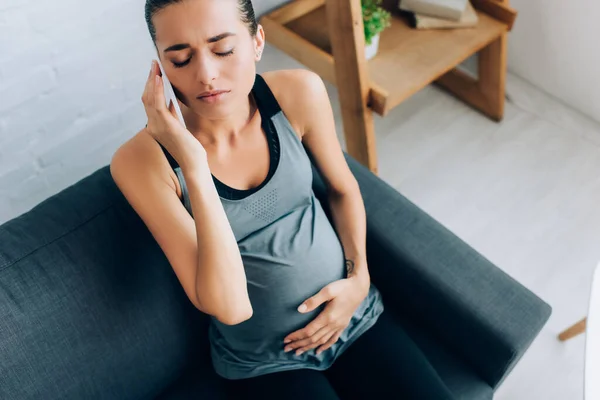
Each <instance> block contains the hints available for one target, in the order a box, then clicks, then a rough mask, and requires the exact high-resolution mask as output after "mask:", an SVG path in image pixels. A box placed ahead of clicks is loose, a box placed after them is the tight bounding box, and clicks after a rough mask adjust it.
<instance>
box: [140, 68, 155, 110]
mask: <svg viewBox="0 0 600 400" xmlns="http://www.w3.org/2000/svg"><path fill="white" fill-rule="evenodd" d="M153 70H154V60H152V65H150V72H149V73H148V79H146V85H144V93H142V102H143V103H144V104H147V102H148V98H149V97H150V96H149V95H150V85H151V84H152V71H153Z"/></svg>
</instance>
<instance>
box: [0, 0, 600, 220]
mask: <svg viewBox="0 0 600 400" xmlns="http://www.w3.org/2000/svg"><path fill="white" fill-rule="evenodd" d="M286 1H288V0H254V5H255V8H256V11H257V14H258V15H260V14H262V13H264V12H266V11H268V10H270V9H272V8H274V7H277V6H279V5H280V4H282V3H285V2H286ZM512 4H513V5H514V7H516V8H517V9H518V10H519V13H520V14H519V18H518V20H517V23H516V25H515V28H514V30H513V32H512V33H511V38H510V42H509V49H510V51H509V53H510V56H509V66H510V69H511V70H512V71H514V72H515V73H517V74H519V75H521V76H523V77H525V78H527V79H529V80H531V81H533V82H535V83H536V84H538V85H540V86H541V87H543V88H545V90H547V91H548V92H550V93H552V94H554V95H556V96H558V97H560V98H562V99H563V100H564V101H565V102H567V103H569V104H572V105H573V106H575V107H577V108H579V109H581V110H583V111H584V112H587V113H588V114H590V115H592V116H593V117H595V118H596V119H598V120H600V85H599V84H598V79H600V74H598V71H600V56H599V52H598V51H597V50H596V49H595V48H593V47H592V39H594V38H597V37H599V36H600V35H598V34H597V33H598V32H597V31H598V28H597V26H598V25H597V21H599V20H600V15H599V14H600V4H599V3H594V2H592V1H591V0H573V1H571V2H564V1H561V2H559V1H558V0H544V1H542V0H512ZM143 9H144V1H143V0H104V1H96V2H89V1H82V0H0V224H1V223H2V222H4V221H6V220H8V219H10V218H13V217H15V216H17V215H19V214H21V213H23V212H25V211H27V210H29V209H30V208H31V207H33V206H34V205H36V204H37V203H39V202H40V201H42V200H44V199H46V198H47V197H49V196H50V195H52V194H55V193H57V192H59V191H60V190H62V189H64V188H65V187H67V186H69V185H71V184H73V183H75V182H76V181H77V180H78V179H81V178H83V177H85V176H86V175H88V174H90V173H91V172H93V171H95V170H96V169H97V168H99V167H101V166H104V165H106V164H108V162H109V161H110V157H111V156H112V154H113V153H114V151H115V150H116V149H117V148H118V146H119V145H120V144H121V143H122V142H124V141H125V140H127V139H128V138H129V137H131V136H132V135H133V134H134V133H135V132H137V131H138V130H139V129H140V128H141V127H142V126H144V124H145V113H144V109H143V105H142V103H141V101H140V97H141V94H142V91H143V88H144V83H145V80H146V77H147V73H148V68H149V64H150V63H149V61H150V59H151V58H152V57H154V49H153V47H152V43H151V40H150V37H149V35H148V32H147V28H146V25H145V21H144V13H143ZM270 51H271V52H272V54H273V56H271V55H270V54H269V52H266V53H265V58H264V59H263V62H261V64H260V65H259V72H260V71H265V70H269V69H277V68H281V67H283V66H290V65H293V66H294V67H296V66H300V65H299V64H294V63H293V61H291V59H289V58H288V57H283V56H280V55H281V53H279V52H277V51H275V50H270Z"/></svg>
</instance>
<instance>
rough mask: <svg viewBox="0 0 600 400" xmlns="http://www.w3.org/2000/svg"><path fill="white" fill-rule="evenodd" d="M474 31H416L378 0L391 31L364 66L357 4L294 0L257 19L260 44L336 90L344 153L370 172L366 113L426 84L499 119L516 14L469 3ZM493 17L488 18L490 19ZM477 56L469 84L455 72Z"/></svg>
mask: <svg viewBox="0 0 600 400" xmlns="http://www.w3.org/2000/svg"><path fill="white" fill-rule="evenodd" d="M471 2H472V3H473V5H474V6H475V8H476V9H477V13H478V16H479V23H478V25H477V27H475V28H466V29H453V30H417V29H413V28H411V27H410V26H409V25H408V22H407V21H406V20H405V19H404V18H403V17H402V16H401V15H400V12H399V10H398V8H397V4H398V1H397V0H384V3H383V5H384V7H385V8H387V9H388V10H389V11H391V12H392V25H391V27H390V28H388V29H386V30H385V31H383V32H382V33H381V37H380V41H379V52H378V54H377V55H376V56H375V57H374V58H373V59H371V60H369V61H367V60H366V59H365V55H364V47H365V38H364V31H363V22H362V11H361V3H360V0H297V1H294V2H292V3H289V4H286V5H285V6H283V7H281V8H279V9H277V10H275V11H273V12H271V13H269V14H267V15H264V16H263V17H262V18H261V20H260V23H261V25H262V26H263V28H264V29H265V33H266V39H267V42H269V43H271V44H273V45H274V46H275V47H277V48H279V49H280V50H282V51H284V52H286V53H287V54H289V55H290V56H292V57H293V58H295V59H296V60H298V61H300V62H301V63H303V64H304V65H306V66H307V67H308V68H310V69H311V70H313V71H315V72H317V73H318V74H319V75H320V76H321V77H322V78H323V79H325V80H327V81H329V82H331V83H333V84H334V85H336V86H337V88H338V92H339V97H340V106H341V110H342V119H343V125H344V135H345V138H346V150H347V152H348V153H349V154H350V155H351V156H353V157H354V158H356V159H357V160H358V161H359V162H361V163H362V164H363V165H365V166H367V167H368V168H369V169H370V170H371V171H373V172H374V173H377V154H376V146H375V134H374V126H373V118H372V112H376V113H378V114H379V115H382V116H385V115H386V114H387V113H388V112H389V111H390V110H391V109H393V108H394V107H395V106H397V105H398V104H400V103H401V102H402V101H404V100H406V99H407V98H408V97H410V96H411V95H413V94H414V93H415V92H417V91H418V90H420V89H422V88H423V87H425V86H427V85H428V84H430V83H437V84H439V85H440V86H442V87H444V88H446V89H447V90H449V91H450V92H451V93H453V94H454V95H455V96H457V97H458V98H460V99H462V100H464V101H465V102H466V103H468V104H470V105H472V106H473V107H475V108H476V109H478V110H480V111H481V112H483V113H485V114H486V115H488V116H489V117H490V118H492V119H494V120H496V121H499V120H501V119H502V117H503V114H504V88H505V75H506V39H507V32H508V31H509V30H510V28H511V27H512V23H513V21H514V18H515V16H516V12H515V11H514V10H512V9H510V8H509V7H508V0H471ZM492 15H493V17H492ZM474 53H479V61H478V63H479V68H478V70H479V76H478V79H474V78H472V77H471V76H469V75H467V74H465V73H462V72H461V71H459V70H458V69H456V66H457V65H459V64H460V63H461V62H463V61H464V60H465V59H467V58H468V57H469V56H471V55H472V54H474Z"/></svg>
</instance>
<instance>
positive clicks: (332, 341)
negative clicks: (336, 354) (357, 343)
mask: <svg viewBox="0 0 600 400" xmlns="http://www.w3.org/2000/svg"><path fill="white" fill-rule="evenodd" d="M342 331H343V330H338V331H337V332H335V334H333V335H332V336H331V338H330V339H329V340H328V341H327V342H326V343H325V344H323V345H321V346H320V347H319V348H318V349H317V352H316V353H317V354H321V353H322V352H324V351H325V350H327V349H328V348H330V347H331V346H333V345H334V344H335V343H336V342H337V341H338V340H339V339H340V336H341V335H342Z"/></svg>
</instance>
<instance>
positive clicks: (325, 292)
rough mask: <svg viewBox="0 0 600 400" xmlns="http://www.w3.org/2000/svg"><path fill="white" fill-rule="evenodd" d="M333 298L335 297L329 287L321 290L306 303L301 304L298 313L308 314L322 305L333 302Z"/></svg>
mask: <svg viewBox="0 0 600 400" xmlns="http://www.w3.org/2000/svg"><path fill="white" fill-rule="evenodd" d="M332 298H333V296H332V295H331V289H330V287H329V285H327V286H325V287H324V288H323V289H321V290H320V291H319V293H317V294H315V295H314V296H312V297H310V298H308V299H307V300H306V301H305V302H304V303H302V304H300V307H298V312H301V313H307V312H310V311H313V310H314V309H316V308H317V307H319V306H320V305H321V304H323V303H325V302H327V301H329V300H331V299H332Z"/></svg>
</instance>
